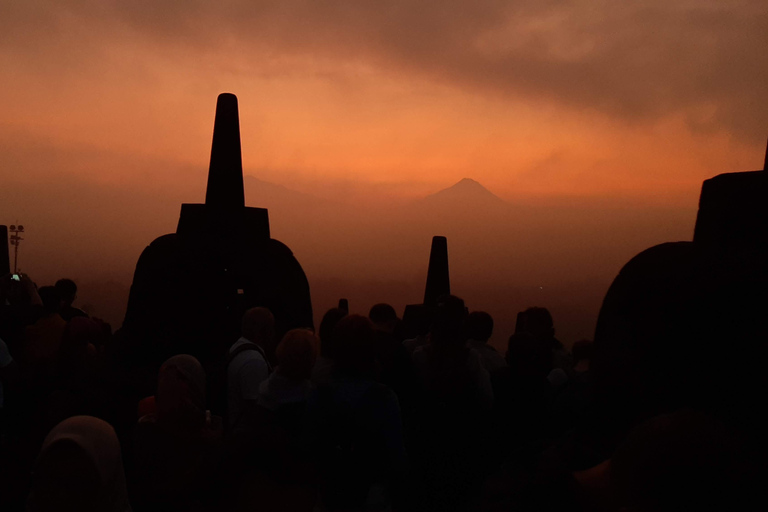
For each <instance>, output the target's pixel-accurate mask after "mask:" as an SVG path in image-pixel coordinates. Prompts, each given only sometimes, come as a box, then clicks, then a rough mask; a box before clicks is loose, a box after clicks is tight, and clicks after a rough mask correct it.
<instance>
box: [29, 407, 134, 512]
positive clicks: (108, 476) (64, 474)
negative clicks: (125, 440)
mask: <svg viewBox="0 0 768 512" xmlns="http://www.w3.org/2000/svg"><path fill="white" fill-rule="evenodd" d="M27 510H28V511H30V512H47V511H59V510H78V511H84V512H118V511H119V512H125V511H127V510H130V505H129V503H128V497H127V491H126V485H125V474H124V471H123V461H122V457H121V454H120V443H119V442H118V440H117V436H116V435H115V431H114V430H113V429H112V427H111V426H110V425H109V424H108V423H106V422H104V421H102V420H100V419H97V418H93V417H91V416H74V417H71V418H68V419H66V420H64V421H62V422H61V423H59V424H58V425H56V426H55V427H54V428H53V429H52V430H51V432H50V433H49V434H48V436H46V438H45V441H44V442H43V446H42V448H41V449H40V455H39V456H38V459H37V462H36V464H35V469H34V472H33V476H32V486H31V491H30V494H29V498H28V499H27Z"/></svg>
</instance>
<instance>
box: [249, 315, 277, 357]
mask: <svg viewBox="0 0 768 512" xmlns="http://www.w3.org/2000/svg"><path fill="white" fill-rule="evenodd" d="M241 334H242V336H243V337H244V338H245V339H247V340H248V341H252V342H254V343H258V344H259V345H261V346H262V348H264V349H267V350H268V349H271V348H272V346H273V345H274V343H275V341H274V340H275V317H274V315H273V314H272V312H271V311H270V310H268V309H267V308H251V309H249V310H248V311H246V312H245V314H244V315H243V322H242V324H241Z"/></svg>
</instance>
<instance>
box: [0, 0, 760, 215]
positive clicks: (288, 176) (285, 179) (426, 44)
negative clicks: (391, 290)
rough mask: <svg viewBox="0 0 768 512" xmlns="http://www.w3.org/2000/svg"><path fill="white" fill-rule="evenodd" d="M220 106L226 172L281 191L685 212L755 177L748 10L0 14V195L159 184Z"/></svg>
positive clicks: (744, 6)
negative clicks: (726, 179)
mask: <svg viewBox="0 0 768 512" xmlns="http://www.w3.org/2000/svg"><path fill="white" fill-rule="evenodd" d="M223 91H230V92H234V93H235V94H237V95H238V96H239V99H240V104H241V122H242V134H243V153H244V155H243V156H244V158H243V161H244V165H245V167H246V172H247V173H251V174H254V175H257V176H259V177H261V178H263V179H266V180H269V181H272V182H276V183H282V184H285V185H291V186H293V187H294V188H297V189H302V190H312V191H314V192H316V193H327V194H330V195H333V194H335V193H337V192H339V191H345V192H347V191H349V190H350V189H354V190H357V191H360V190H362V191H365V185H366V184H368V183H374V184H382V183H383V184H386V185H387V189H388V190H390V191H391V192H392V193H395V194H405V195H421V194H424V193H428V192H433V191H435V190H438V189H440V188H442V187H444V186H447V185H450V184H451V183H453V182H455V181H458V179H460V178H462V177H464V176H469V177H472V178H475V179H477V180H478V181H480V182H482V183H483V184H484V185H486V186H487V187H489V188H490V189H492V190H494V192H496V193H497V194H499V195H500V196H502V197H505V198H516V197H521V196H540V195H572V194H573V195H580V196H585V195H586V196H592V195H607V196H628V195H633V196H640V197H642V198H644V199H646V198H650V197H651V196H661V197H657V198H656V199H655V200H663V201H673V202H674V201H677V202H681V201H685V202H690V201H691V200H692V199H693V200H695V197H696V194H697V192H698V188H699V185H700V181H701V180H702V179H703V178H706V177H709V176H711V175H713V174H716V173H719V172H725V171H733V170H746V169H754V168H757V167H758V165H759V164H760V163H762V152H763V149H764V144H765V136H766V134H767V133H768V101H766V98H768V4H766V3H765V2H764V1H762V0H756V1H708V0H692V1H675V2H672V1H669V0H643V1H622V2H615V1H609V0H605V1H591V2H586V1H583V2H570V1H546V0H524V1H511V0H506V1H485V0H476V1H471V2H470V1H452V0H434V1H394V2H387V1H382V0H375V1H374V0H357V1H349V2H341V1H332V0H326V1H313V0H305V1H292V0H283V1H280V2H261V1H227V0H223V1H218V2H203V1H194V0H183V1H182V0H177V1H157V0H143V1H131V2H123V1H118V0H113V1H109V0H90V1H89V0H81V1H67V0H56V1H40V0H23V1H22V0H2V1H0V102H1V103H0V106H1V107H2V108H1V110H0V140H2V143H3V144H2V154H0V173H2V177H3V179H4V180H5V179H8V175H18V174H20V171H19V169H18V161H19V160H25V159H27V156H28V155H29V154H30V153H32V154H33V155H40V154H41V152H47V154H51V155H53V154H59V153H61V152H63V151H65V152H67V153H68V154H70V155H72V154H76V155H77V158H75V159H74V160H76V162H73V161H72V160H73V159H72V158H65V159H59V158H53V157H52V160H53V161H50V162H49V163H50V165H43V162H47V161H46V160H44V159H43V160H41V163H40V165H39V166H38V168H34V167H35V166H30V165H25V167H27V169H25V171H24V174H25V175H26V176H23V177H18V176H17V178H18V179H32V178H37V177H39V176H49V175H69V174H77V175H80V176H82V177H85V179H87V180H100V181H105V182H110V183H123V184H126V185H128V184H131V185H137V186H141V187H146V186H147V185H148V184H150V183H155V184H163V183H166V182H168V181H169V180H170V179H177V178H179V177H180V176H183V175H184V174H183V172H184V170H185V169H187V168H188V167H199V168H204V167H205V165H206V163H207V159H208V153H209V151H210V149H209V148H210V135H211V126H212V118H213V109H214V105H215V97H216V94H217V93H219V92H223ZM158 164H159V165H158ZM39 167H46V168H39ZM179 173H182V174H179Z"/></svg>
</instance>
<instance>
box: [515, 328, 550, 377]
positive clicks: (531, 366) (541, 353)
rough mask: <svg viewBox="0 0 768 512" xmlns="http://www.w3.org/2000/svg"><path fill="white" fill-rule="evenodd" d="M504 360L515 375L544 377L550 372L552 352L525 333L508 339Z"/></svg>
mask: <svg viewBox="0 0 768 512" xmlns="http://www.w3.org/2000/svg"><path fill="white" fill-rule="evenodd" d="M506 360H507V364H508V365H509V367H510V368H511V369H512V370H513V371H515V372H516V373H526V374H536V375H540V376H546V375H547V374H548V373H549V372H550V371H551V370H552V351H551V350H550V349H549V347H547V346H546V345H544V344H542V343H541V341H540V340H538V339H537V338H536V337H534V336H533V335H532V334H530V333H527V332H522V333H516V334H513V335H512V336H510V337H509V342H508V345H507V355H506Z"/></svg>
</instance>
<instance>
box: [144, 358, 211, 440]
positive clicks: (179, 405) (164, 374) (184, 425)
mask: <svg viewBox="0 0 768 512" xmlns="http://www.w3.org/2000/svg"><path fill="white" fill-rule="evenodd" d="M156 404H157V421H158V422H159V423H161V424H163V425H164V426H166V427H169V428H171V429H174V430H194V429H196V428H199V427H202V426H203V425H204V424H205V421H206V417H205V415H206V412H205V370H203V367H202V365H201V364H200V362H199V361H198V360H197V359H195V358H194V357H192V356H190V355H186V354H181V355H177V356H173V357H172V358H170V359H168V360H167V361H166V362H165V363H163V366H161V367H160V372H159V375H158V380H157V395H156Z"/></svg>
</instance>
